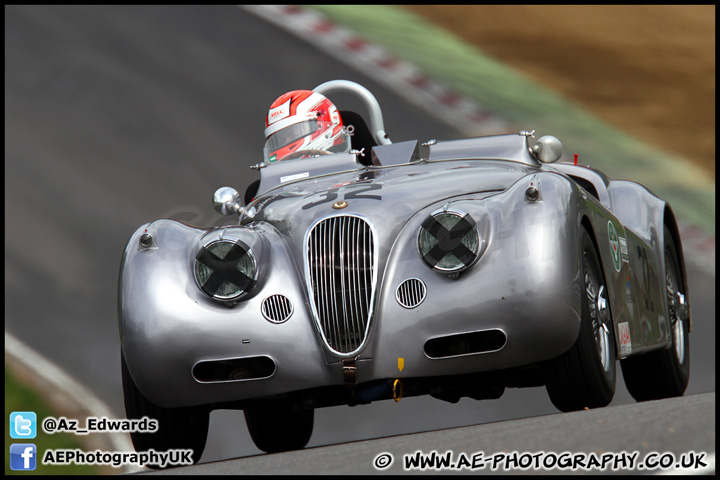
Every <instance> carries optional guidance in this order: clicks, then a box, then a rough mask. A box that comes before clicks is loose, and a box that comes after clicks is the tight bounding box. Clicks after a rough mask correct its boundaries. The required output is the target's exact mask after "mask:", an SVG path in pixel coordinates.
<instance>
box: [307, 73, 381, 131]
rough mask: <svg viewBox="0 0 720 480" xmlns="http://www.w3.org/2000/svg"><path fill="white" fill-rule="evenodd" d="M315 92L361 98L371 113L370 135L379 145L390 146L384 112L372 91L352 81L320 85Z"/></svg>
mask: <svg viewBox="0 0 720 480" xmlns="http://www.w3.org/2000/svg"><path fill="white" fill-rule="evenodd" d="M313 91H315V92H318V93H322V94H323V95H326V94H327V93H328V92H335V91H341V92H347V93H353V94H355V95H357V96H358V97H360V99H361V100H362V101H363V103H364V104H365V106H366V107H367V109H368V112H369V113H370V131H371V132H370V133H372V136H373V138H374V139H375V141H376V142H377V144H378V145H390V144H391V143H392V142H391V141H390V138H389V137H388V134H387V133H385V123H384V122H383V116H382V110H381V109H380V104H379V103H378V101H377V99H376V98H375V96H374V95H373V94H372V93H370V90H368V89H367V88H365V87H363V86H362V85H360V84H359V83H355V82H351V81H350V80H330V81H329V82H325V83H323V84H321V85H318V86H317V87H315V88H314V89H313Z"/></svg>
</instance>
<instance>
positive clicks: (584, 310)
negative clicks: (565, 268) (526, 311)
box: [545, 230, 616, 412]
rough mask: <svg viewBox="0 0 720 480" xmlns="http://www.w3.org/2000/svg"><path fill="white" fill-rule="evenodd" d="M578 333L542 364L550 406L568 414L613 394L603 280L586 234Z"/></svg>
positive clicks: (612, 356)
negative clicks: (563, 349) (566, 347)
mask: <svg viewBox="0 0 720 480" xmlns="http://www.w3.org/2000/svg"><path fill="white" fill-rule="evenodd" d="M582 275H583V280H584V291H583V298H582V302H581V313H580V317H581V318H580V331H579V332H578V338H577V340H576V341H575V344H574V345H573V346H572V347H571V348H570V350H568V351H567V352H565V353H564V354H563V355H560V356H559V357H557V358H555V359H553V360H551V361H549V362H548V363H547V364H546V365H545V375H546V389H547V392H548V395H549V396H550V400H551V401H552V403H553V405H555V407H557V408H558V409H559V410H560V411H563V412H571V411H574V410H582V409H583V408H585V407H588V408H597V407H604V406H606V405H608V404H609V403H610V402H611V401H612V399H613V396H614V395H615V382H616V369H615V335H614V329H613V324H612V319H611V318H610V307H609V305H608V302H607V293H606V288H605V278H604V275H603V271H602V267H601V266H600V260H599V259H598V255H597V252H596V251H595V246H594V244H593V242H592V240H591V239H590V234H588V233H587V231H585V230H583V234H582Z"/></svg>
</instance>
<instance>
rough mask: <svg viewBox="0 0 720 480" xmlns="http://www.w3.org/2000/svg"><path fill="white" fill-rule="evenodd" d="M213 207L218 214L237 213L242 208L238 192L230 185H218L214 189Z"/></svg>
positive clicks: (240, 211)
mask: <svg viewBox="0 0 720 480" xmlns="http://www.w3.org/2000/svg"><path fill="white" fill-rule="evenodd" d="M213 207H215V210H216V211H217V212H218V213H219V214H220V215H232V214H238V215H239V214H240V213H242V211H243V208H244V207H243V202H242V200H241V199H240V194H239V193H238V192H237V190H235V189H234V188H232V187H220V188H218V189H217V190H216V191H215V194H214V195H213Z"/></svg>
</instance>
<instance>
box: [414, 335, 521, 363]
mask: <svg viewBox="0 0 720 480" xmlns="http://www.w3.org/2000/svg"><path fill="white" fill-rule="evenodd" d="M492 331H498V332H502V334H503V336H505V343H503V344H502V346H501V347H500V348H498V349H495V350H488V351H485V352H472V353H463V354H460V355H450V356H446V357H431V356H429V355H428V354H427V353H426V352H425V345H426V344H427V342H429V341H430V340H435V339H436V338H446V337H459V336H461V335H468V334H472V333H480V332H492ZM507 342H508V335H507V332H506V331H505V330H504V329H502V328H486V329H483V330H473V331H470V332H459V333H450V334H448V335H436V336H434V337H430V338H428V339H427V340H425V342H424V343H423V355H425V356H426V357H427V358H429V359H430V360H443V359H446V358H460V357H469V356H470V355H485V354H487V353H495V352H499V351H500V350H502V349H503V348H505V346H506V345H507Z"/></svg>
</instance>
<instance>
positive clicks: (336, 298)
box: [303, 214, 379, 358]
mask: <svg viewBox="0 0 720 480" xmlns="http://www.w3.org/2000/svg"><path fill="white" fill-rule="evenodd" d="M316 229H318V230H317V232H316ZM311 242H312V245H311ZM354 242H358V243H357V244H355V243H354ZM304 245H305V248H304V254H303V255H304V263H305V280H306V284H307V289H308V298H309V300H310V301H309V303H310V308H311V311H312V315H313V318H314V319H315V326H316V328H317V330H318V332H319V334H320V336H321V337H322V339H323V342H324V343H325V345H326V346H327V348H328V349H329V350H330V351H331V352H332V353H334V354H335V355H338V356H339V357H341V358H348V357H353V356H355V355H356V354H357V352H359V351H360V350H362V348H363V347H364V346H365V344H366V342H367V339H368V331H369V329H370V323H371V320H372V317H373V310H374V304H375V292H376V286H377V270H378V257H379V248H378V241H377V233H376V230H375V227H374V226H373V224H372V223H371V222H370V221H369V220H368V219H367V218H366V217H363V216H361V215H355V214H342V215H332V216H328V217H323V218H321V219H318V220H317V221H315V222H314V223H313V224H312V225H311V226H310V227H309V228H308V230H307V232H306V233H305V240H304ZM358 251H361V252H365V254H364V255H358ZM318 259H319V260H322V262H318V261H317V260H318ZM329 265H332V267H333V268H332V270H333V273H334V274H330V273H331V271H330V269H329V268H328V266H329ZM338 267H339V269H340V271H339V272H337V271H335V269H337V268H338ZM353 272H354V274H351V273H353ZM313 284H315V285H316V286H317V288H316V289H315V290H314V289H313ZM348 332H349V333H350V335H347V333H348ZM352 337H355V338H352Z"/></svg>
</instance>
